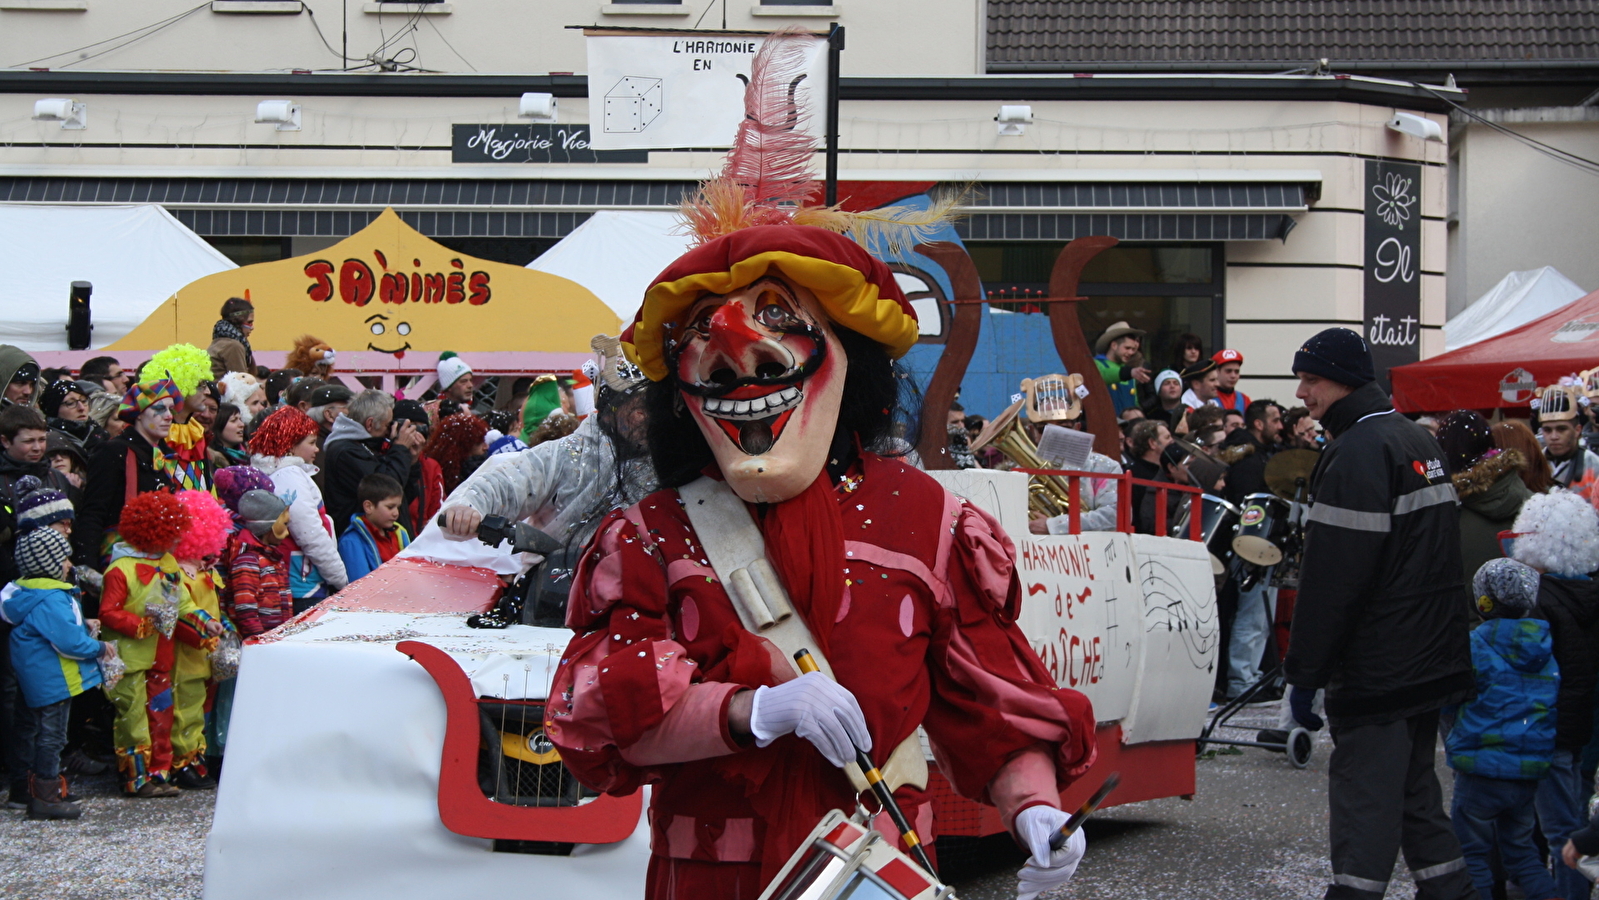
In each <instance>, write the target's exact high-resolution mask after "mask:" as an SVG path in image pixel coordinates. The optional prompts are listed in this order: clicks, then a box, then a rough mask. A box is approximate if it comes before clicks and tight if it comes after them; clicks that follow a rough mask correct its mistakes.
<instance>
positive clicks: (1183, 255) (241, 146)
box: [0, 0, 1466, 414]
mask: <svg viewBox="0 0 1599 900" xmlns="http://www.w3.org/2000/svg"><path fill="white" fill-rule="evenodd" d="M1017 5H1018V4H1004V3H996V2H990V3H987V4H984V3H981V2H974V0H936V2H930V3H919V4H914V5H908V4H902V3H886V2H877V3H862V2H859V0H856V2H852V3H839V4H814V5H806V6H795V5H791V4H786V3H774V2H770V0H768V2H767V3H751V2H750V0H742V2H740V3H727V4H710V5H709V6H707V5H705V4H692V5H690V4H671V3H617V4H598V3H583V2H576V0H559V2H539V3H528V2H521V0H449V2H442V3H425V4H403V3H374V2H367V3H350V4H348V5H347V9H348V12H343V11H342V10H343V9H344V8H346V5H345V4H341V3H335V2H332V0H306V2H304V3H301V2H298V0H295V2H283V0H213V2H211V3H209V4H202V5H200V6H196V7H188V6H186V5H184V4H183V3H178V2H171V3H169V2H165V0H163V2H154V0H152V2H147V3H140V4H112V3H108V2H104V0H0V63H4V64H6V65H8V66H9V68H7V69H4V70H0V202H10V203H57V204H58V203H70V204H108V203H130V202H132V203H158V204H161V205H162V206H164V207H165V208H166V209H168V210H169V211H170V212H172V214H173V215H174V216H176V217H178V218H179V219H180V221H182V222H183V223H184V224H185V225H187V226H188V227H190V228H191V229H193V230H194V231H196V232H197V233H198V234H200V235H202V236H203V237H205V238H206V239H207V240H209V241H211V242H212V243H213V244H215V245H216V246H217V247H218V248H219V249H222V250H223V251H224V252H226V253H228V254H229V255H230V256H231V257H232V258H234V259H235V261H238V262H241V263H243V262H255V261H265V260H272V259H280V258H284V257H287V256H294V255H300V254H304V253H309V252H312V251H315V250H318V249H321V248H323V247H326V246H328V245H330V244H331V243H333V242H334V241H336V240H338V239H340V238H342V237H345V236H347V235H349V234H351V233H353V232H354V231H356V230H359V229H360V228H361V227H362V226H363V225H365V224H366V223H368V222H369V221H371V220H372V219H373V218H374V217H375V216H376V215H378V214H379V213H380V212H381V211H382V210H383V209H384V208H385V207H393V208H394V209H395V210H396V211H397V212H399V213H400V215H401V216H402V217H403V218H405V220H406V221H407V222H409V223H410V224H412V225H413V226H415V227H416V228H417V229H418V230H420V231H422V232H423V233H424V234H426V235H428V236H429V237H432V238H435V239H436V240H439V241H440V242H442V243H445V244H446V245H447V246H450V247H452V248H455V249H458V250H460V251H462V252H466V253H470V254H472V255H475V256H481V257H485V258H489V259H495V260H498V261H503V262H513V263H517V264H525V263H526V262H528V261H530V260H532V259H533V258H534V257H535V256H537V255H538V254H539V253H540V252H542V251H543V250H544V249H546V248H547V247H549V246H550V245H552V244H553V243H554V242H555V241H557V240H559V239H560V238H561V237H563V236H564V235H566V234H568V233H570V231H571V230H572V229H573V228H575V227H576V226H577V225H578V224H580V223H581V222H583V221H584V220H585V219H586V218H587V217H588V216H589V215H591V214H592V213H593V212H595V211H596V210H601V209H619V210H629V209H635V210H668V209H672V208H673V207H674V206H675V204H676V202H677V200H678V198H679V197H681V196H682V194H683V192H685V191H687V190H689V189H691V188H692V186H693V185H694V184H695V183H696V182H697V181H698V180H699V179H700V178H703V177H705V176H706V175H707V174H708V173H709V172H710V171H711V170H712V169H713V168H714V167H716V166H717V165H718V163H719V161H720V156H721V151H720V150H719V149H718V148H714V147H688V148H668V149H662V150H651V151H649V152H647V153H641V154H631V155H629V154H622V155H620V156H614V155H610V156H608V155H605V154H598V155H595V154H588V155H584V154H581V153H578V154H571V153H568V154H566V155H565V156H561V157H559V158H557V157H555V156H551V155H549V154H544V155H539V154H530V153H527V152H526V151H520V152H518V151H512V152H509V153H506V154H505V155H503V156H501V157H500V158H494V155H493V153H490V152H486V149H485V148H487V147H488V146H490V143H491V142H492V140H493V139H494V138H493V137H486V135H494V134H497V135H498V136H499V137H500V138H501V139H502V140H503V137H504V136H505V135H506V134H510V133H513V132H516V133H528V132H525V131H524V132H517V129H529V128H533V127H538V128H542V129H544V131H547V132H548V133H549V135H550V136H551V137H553V138H554V139H555V141H556V143H557V144H559V142H560V140H561V138H562V135H566V136H568V137H569V136H570V135H573V134H578V133H580V132H581V131H582V129H584V128H585V127H586V126H587V125H588V124H589V123H588V107H587V101H586V97H587V92H588V89H589V86H588V84H587V80H586V78H585V77H584V75H583V74H582V73H583V71H584V69H585V56H584V45H583V37H582V32H581V31H577V30H573V29H571V28H569V27H568V26H572V25H599V26H602V27H611V26H626V27H639V26H643V27H655V28H672V29H678V28H684V29H687V28H693V27H694V26H695V25H696V24H697V25H698V26H699V27H700V28H712V27H714V28H721V27H723V24H724V21H723V17H724V15H725V24H726V27H727V28H729V29H736V30H767V29H771V28H775V27H778V26H782V25H797V26H800V27H805V28H809V29H813V30H823V29H825V27H826V26H828V25H831V24H834V23H836V24H839V25H843V26H845V28H846V30H847V47H846V49H845V50H844V52H843V54H842V61H843V65H842V72H843V78H842V81H841V89H840V97H841V103H840V134H841V140H840V145H841V148H842V152H841V161H840V168H841V176H840V177H841V181H842V182H844V183H846V185H848V184H850V183H856V184H873V185H877V187H876V188H874V190H876V191H877V192H878V193H880V194H881V195H882V196H883V197H885V198H886V199H890V200H892V199H898V197H904V196H912V195H917V194H921V193H924V192H928V191H934V192H937V191H942V190H958V191H965V192H966V199H965V200H964V201H963V205H964V209H963V213H964V218H963V219H962V220H961V221H960V223H959V224H958V225H957V226H956V228H957V231H958V233H959V235H960V237H961V239H962V241H963V242H964V243H965V244H966V246H967V248H968V251H969V252H970V254H971V255H972V257H973V259H974V261H975V262H976V263H977V267H978V270H979V273H980V275H981V277H982V279H983V282H984V288H985V290H987V291H989V292H990V293H991V294H992V295H993V296H994V298H995V299H996V300H999V301H1010V302H1006V303H1003V304H1000V305H997V306H996V307H995V308H994V309H993V310H992V311H991V312H990V314H989V317H988V321H989V322H991V323H995V324H994V325H993V326H992V327H991V328H990V329H989V332H985V335H988V336H987V337H985V341H986V343H985V345H984V346H982V347H980V348H979V354H978V357H977V358H976V359H975V360H974V364H973V371H972V385H973V387H971V389H970V390H968V392H967V394H966V395H964V397H965V399H966V401H967V406H968V408H969V409H972V410H973V411H978V412H983V413H987V414H992V413H994V412H997V408H995V404H998V405H1000V406H1003V404H1004V402H1005V400H1006V399H1007V398H1008V396H1009V394H1010V393H1011V392H1013V391H1014V390H1015V389H1016V388H1015V387H1014V383H1015V382H1016V381H1017V380H1019V379H1020V378H1021V377H1028V376H1037V375H1039V374H1043V372H1044V371H1049V370H1050V369H1048V368H1045V369H1043V370H1042V371H1039V370H1038V368H1039V367H1040V366H1048V365H1050V359H1051V358H1052V356H1053V351H1052V349H1051V345H1050V344H1049V339H1048V326H1047V322H1046V321H1045V320H1044V317H1043V316H1038V315H1027V314H1026V313H1024V312H1021V310H1025V309H1027V308H1028V307H1027V306H1026V304H1025V302H1016V301H1025V298H1026V297H1027V296H1029V295H1031V296H1037V295H1039V294H1041V293H1043V289H1044V288H1045V287H1047V281H1048V273H1049V267H1050V264H1051V263H1052V261H1053V259H1054V257H1055V254H1056V253H1057V252H1058V250H1059V248H1060V247H1061V246H1063V245H1064V243H1065V242H1067V241H1069V240H1071V239H1072V238H1074V237H1080V236H1084V235H1100V234H1108V235H1111V236H1114V237H1116V238H1118V239H1119V240H1120V241H1121V242H1122V243H1121V244H1120V245H1119V246H1118V247H1116V248H1113V249H1112V250H1110V251H1107V252H1106V253H1105V254H1103V255H1102V256H1101V257H1100V258H1099V259H1097V260H1095V261H1094V263H1092V264H1091V265H1090V267H1089V269H1088V270H1087V271H1085V273H1084V281H1083V284H1082V287H1081V294H1082V295H1083V296H1085V297H1086V298H1087V299H1086V300H1084V301H1083V302H1081V303H1080V304H1079V313H1080V315H1081V317H1082V321H1083V325H1084V331H1085V333H1086V334H1087V335H1088V336H1089V338H1090V340H1092V339H1093V337H1094V336H1096V335H1097V334H1098V333H1099V332H1100V331H1102V330H1103V329H1104V328H1105V327H1106V326H1108V325H1110V324H1111V323H1113V322H1116V321H1121V320H1126V321H1129V322H1131V323H1133V324H1134V325H1135V326H1137V327H1140V328H1145V329H1147V330H1148V331H1149V332H1150V335H1151V339H1150V343H1149V346H1148V347H1147V348H1146V352H1147V354H1148V355H1149V357H1150V360H1151V363H1152V364H1153V365H1155V366H1161V367H1163V366H1165V365H1167V364H1169V363H1170V362H1171V359H1170V357H1171V348H1172V346H1173V344H1174V342H1175V340H1176V338H1177V336H1178V335H1180V334H1182V333H1185V332H1192V333H1195V334H1198V335H1200V336H1201V338H1202V339H1203V340H1204V343H1205V345H1206V347H1207V350H1208V349H1213V348H1218V347H1221V346H1228V347H1233V348H1235V349H1238V350H1239V351H1241V352H1242V353H1243V354H1244V356H1245V359H1246V364H1245V367H1244V369H1245V380H1244V383H1243V386H1242V387H1243V389H1244V390H1245V391H1247V392H1249V393H1251V394H1253V395H1255V396H1274V397H1276V398H1278V399H1280V400H1284V401H1286V400H1288V399H1290V397H1291V394H1292V390H1293V386H1292V376H1291V373H1290V371H1289V365H1290V362H1291V359H1292V355H1293V351H1294V349H1295V348H1296V347H1297V346H1298V344H1299V343H1300V342H1301V341H1302V340H1303V338H1304V337H1305V336H1307V335H1309V334H1311V333H1313V332H1315V331H1317V330H1319V329H1321V328H1324V327H1328V326H1330V325H1346V326H1348V327H1351V328H1357V329H1358V328H1365V329H1367V330H1368V331H1369V332H1370V333H1371V335H1372V337H1373V338H1374V340H1375V341H1376V342H1377V343H1379V344H1384V345H1386V346H1388V347H1390V348H1392V349H1391V353H1392V354H1393V356H1392V359H1393V360H1394V361H1402V360H1403V359H1405V358H1410V359H1413V358H1416V357H1417V356H1418V355H1428V354H1431V353H1435V352H1439V351H1441V350H1442V338H1441V332H1440V330H1439V329H1440V327H1441V325H1442V324H1443V320H1444V317H1445V313H1446V303H1447V297H1448V296H1449V292H1450V288H1449V287H1448V275H1447V274H1446V273H1448V272H1449V269H1450V267H1449V262H1448V260H1449V251H1448V245H1449V232H1448V228H1447V223H1446V217H1447V215H1448V210H1449V206H1448V198H1449V195H1450V194H1449V191H1450V188H1449V185H1450V181H1449V178H1448V163H1449V160H1450V155H1449V154H1450V147H1449V143H1448V137H1449V135H1448V124H1449V123H1448V118H1447V113H1448V111H1449V110H1450V109H1451V106H1450V104H1451V103H1463V102H1464V101H1465V100H1466V96H1465V94H1464V93H1462V92H1461V91H1459V90H1456V89H1452V88H1448V87H1445V86H1442V85H1425V86H1423V85H1417V84H1414V83H1411V82H1408V81H1398V80H1393V79H1385V78H1374V77H1367V76H1364V75H1354V76H1350V75H1348V74H1345V73H1342V72H1337V71H1336V68H1334V69H1329V70H1326V71H1320V70H1315V71H1313V70H1306V71H1300V72H1288V73H1284V72H1263V71H1261V72H1256V71H1246V72H1185V71H1175V70H1172V71H1162V70H1161V67H1160V66H1150V67H1148V68H1150V69H1151V71H1130V70H1129V71H1092V72H1073V71H1071V68H1072V67H1071V66H1070V65H1068V63H1070V62H1071V60H1067V61H1066V62H1061V63H1056V64H1054V68H1055V71H1044V70H1043V69H1046V68H1048V67H1047V66H1044V67H1041V68H1040V67H1038V66H1035V68H1039V70H1038V71H1032V70H1023V69H1024V67H1023V66H1021V65H1020V64H1018V63H1016V62H1014V61H1012V60H1010V58H1009V56H1008V55H1007V54H1010V53H1011V51H1010V50H1007V49H1006V44H1007V42H1009V41H1012V40H1013V37H1014V35H1013V33H1012V32H1011V31H1007V30H1006V29H1007V28H1008V27H1009V24H1008V23H1010V22H1012V21H1013V20H1014V19H1015V16H1016V14H1015V13H1013V12H1012V11H1008V9H1007V8H1008V7H1012V6H1017ZM1022 5H1025V4H1022ZM690 6H693V7H694V8H690ZM1007 35H1012V36H1011V37H1007ZM118 36H120V37H118ZM94 42H98V43H94ZM1035 43H1036V42H1035ZM345 46H348V47H349V48H350V49H349V51H348V52H347V53H346V52H344V51H343V49H342V48H343V47H345ZM42 53H53V54H55V55H54V56H48V57H45V56H39V54H42ZM34 57H37V58H34ZM341 57H347V60H345V59H341ZM345 67H350V69H349V70H346V69H345ZM1167 68H1168V69H1169V68H1170V67H1167ZM1312 68H1314V67H1312ZM418 70H425V71H418ZM1440 80H1441V79H1440ZM528 92H537V93H548V94H552V95H554V97H555V98H556V104H557V106H556V109H555V114H554V118H553V120H552V121H546V122H543V123H541V124H539V125H537V126H534V125H533V124H531V123H530V120H529V119H527V118H524V117H521V116H520V115H519V98H520V97H521V95H522V94H524V93H528ZM52 98H54V99H68V100H72V101H75V102H77V103H81V104H83V108H84V120H83V121H84V127H82V128H81V129H67V128H63V127H62V124H63V123H62V122H60V121H41V120H36V119H35V118H33V114H34V111H35V109H34V107H35V103H36V102H37V101H39V100H41V99H52ZM271 100H279V101H289V102H290V104H291V105H293V106H297V107H298V108H299V113H298V115H299V128H298V130H279V128H278V127H277V126H276V125H274V124H263V123H257V122H256V121H255V119H256V113H257V107H258V104H260V103H261V102H263V101H271ZM1001 106H1022V107H1026V108H1027V113H1028V117H1029V118H1030V121H1029V122H1026V123H1023V124H1022V125H1021V127H1020V128H1018V129H1012V130H1015V131H1019V132H1020V133H1017V134H1000V133H999V132H1000V130H1001V129H1000V128H998V127H997V126H996V121H995V120H996V117H997V116H998V114H999V112H1000V107H1001ZM1399 113H1403V114H1405V115H1408V116H1410V117H1412V118H1414V119H1416V120H1420V121H1424V122H1427V123H1431V126H1432V129H1433V132H1431V133H1430V137H1428V136H1418V135H1417V134H1413V133H1407V132H1405V131H1401V130H1396V129H1395V128H1393V127H1390V124H1389V123H1391V122H1392V121H1394V119H1395V116H1396V114H1399ZM1416 127H1423V128H1424V126H1416ZM474 138H476V139H477V140H476V141H474ZM885 183H888V184H889V185H890V186H889V187H886V188H885V187H882V185H884V184H885ZM893 185H899V186H900V189H899V190H896V189H895V188H894V187H893ZM896 195H897V196H896ZM1390 220H1391V221H1390ZM1384 229H1387V231H1384ZM1390 238H1391V239H1392V240H1391V241H1390ZM1384 247H1385V248H1387V250H1385V251H1383V252H1384V253H1386V255H1382V254H1381V253H1379V249H1380V248H1384ZM619 252H625V248H619ZM64 292H65V286H63V294H64ZM52 302H53V301H52ZM1001 320H1003V321H1001ZM930 330H931V329H930ZM990 332H991V334H990ZM200 337H204V336H197V339H198V338H200ZM938 339H939V338H938V336H937V335H934V336H931V337H930V338H929V341H931V342H935V343H936V341H937V340H938ZM1007 342H1009V343H1007ZM419 349H420V350H426V349H446V348H419ZM929 349H931V348H929ZM1007 384H1009V385H1010V386H1009V387H1008V388H1007V387H1006V385H1007Z"/></svg>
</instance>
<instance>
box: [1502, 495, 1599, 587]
mask: <svg viewBox="0 0 1599 900" xmlns="http://www.w3.org/2000/svg"><path fill="white" fill-rule="evenodd" d="M1510 530H1511V531H1512V532H1515V534H1516V538H1515V541H1514V542H1513V543H1512V544H1511V548H1510V557H1511V558H1512V559H1515V560H1517V561H1519V562H1524V563H1526V564H1527V565H1529V566H1532V567H1533V568H1534V569H1538V570H1539V571H1542V572H1548V573H1549V574H1551V575H1565V576H1569V577H1575V576H1580V575H1586V574H1588V573H1589V572H1592V571H1594V570H1595V569H1599V514H1595V512H1594V509H1593V505H1592V504H1590V503H1589V502H1588V500H1587V498H1585V497H1583V496H1582V495H1581V494H1574V493H1570V492H1567V491H1557V492H1555V493H1551V494H1534V495H1532V497H1530V498H1528V500H1527V502H1526V503H1525V504H1523V505H1522V507H1521V513H1520V514H1519V515H1517V516H1516V523H1515V524H1514V525H1512V526H1510Z"/></svg>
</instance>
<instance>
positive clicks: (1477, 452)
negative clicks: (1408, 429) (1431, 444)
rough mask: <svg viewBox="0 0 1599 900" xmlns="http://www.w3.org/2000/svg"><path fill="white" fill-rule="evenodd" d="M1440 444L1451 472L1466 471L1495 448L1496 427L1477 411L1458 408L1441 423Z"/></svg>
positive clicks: (1439, 430) (1439, 431)
mask: <svg viewBox="0 0 1599 900" xmlns="http://www.w3.org/2000/svg"><path fill="white" fill-rule="evenodd" d="M1438 446H1440V447H1442V448H1443V451H1444V462H1446V463H1447V464H1448V465H1449V474H1451V475H1453V474H1455V473H1456V472H1464V471H1465V470H1466V469H1468V468H1470V467H1471V466H1472V464H1474V463H1475V462H1477V460H1479V459H1482V457H1483V454H1485V453H1487V452H1488V451H1489V450H1492V449H1493V448H1494V433H1493V428H1492V427H1491V426H1489V424H1488V420H1487V419H1484V418H1483V417H1482V415H1481V414H1480V413H1478V412H1476V411H1475V410H1470V409H1457V410H1455V411H1454V412H1452V413H1450V414H1449V415H1447V416H1444V420H1443V421H1442V422H1440V423H1439V424H1438Z"/></svg>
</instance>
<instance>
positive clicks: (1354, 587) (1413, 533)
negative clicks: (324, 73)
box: [1284, 383, 1473, 725]
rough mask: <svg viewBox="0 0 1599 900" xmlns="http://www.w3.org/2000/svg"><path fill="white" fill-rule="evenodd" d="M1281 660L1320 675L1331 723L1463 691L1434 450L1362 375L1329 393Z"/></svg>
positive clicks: (1300, 672) (1458, 622)
mask: <svg viewBox="0 0 1599 900" xmlns="http://www.w3.org/2000/svg"><path fill="white" fill-rule="evenodd" d="M1322 425H1323V426H1324V427H1325V428H1327V430H1328V431H1330V432H1331V433H1333V434H1335V435H1337V438H1336V440H1334V441H1333V443H1332V444H1331V445H1329V446H1328V448H1327V450H1326V451H1324V452H1323V453H1322V455H1321V459H1320V460H1319V461H1318V462H1317V463H1316V469H1315V472H1314V473H1313V474H1312V475H1311V494H1312V498H1313V501H1314V502H1313V505H1312V506H1311V508H1310V513H1309V515H1308V517H1307V520H1308V524H1307V525H1306V527H1305V551H1304V559H1303V563H1302V566H1301V569H1300V577H1299V585H1300V586H1299V599H1298V600H1297V601H1296V603H1295V606H1294V625H1293V634H1292V637H1291V638H1290V640H1289V645H1288V658H1287V659H1286V660H1285V662H1284V666H1285V669H1286V672H1287V676H1288V682H1289V683H1290V684H1293V685H1297V686H1300V687H1318V688H1319V687H1325V688H1326V689H1327V713H1328V715H1329V716H1330V717H1331V718H1332V719H1333V720H1334V721H1335V722H1336V723H1337V724H1345V725H1359V724H1370V723H1376V722H1385V721H1392V720H1395V719H1401V718H1405V717H1407V716H1410V715H1414V714H1416V713H1421V712H1426V711H1429V710H1433V709H1438V708H1440V707H1442V706H1445V705H1447V704H1450V703H1458V702H1461V701H1462V700H1465V699H1467V698H1469V697H1471V696H1472V693H1473V679H1472V673H1471V646H1470V638H1469V636H1468V635H1469V623H1468V621H1467V611H1466V603H1465V602H1464V600H1463V599H1462V598H1463V597H1464V596H1465V595H1464V593H1462V591H1463V588H1462V586H1461V563H1460V520H1459V513H1458V511H1457V508H1456V499H1455V488H1454V484H1453V483H1451V482H1450V480H1449V475H1448V473H1447V472H1446V471H1445V470H1444V462H1443V452H1442V450H1440V449H1439V447H1438V442H1437V441H1436V440H1435V439H1433V437H1432V435H1430V434H1428V433H1427V431H1426V429H1424V428H1422V427H1421V426H1420V425H1417V424H1416V423H1414V422H1411V421H1409V420H1408V419H1406V418H1405V417H1404V416H1401V415H1399V414H1398V413H1397V412H1394V410H1393V408H1392V407H1391V406H1390V405H1389V403H1388V397H1387V394H1385V393H1384V392H1383V390H1382V389H1381V388H1380V387H1379V386H1378V385H1376V384H1375V383H1373V384H1368V385H1366V386H1364V387H1362V388H1359V389H1357V390H1356V391H1355V392H1354V393H1352V394H1350V395H1349V396H1347V397H1345V398H1344V399H1342V400H1340V401H1338V402H1337V403H1334V404H1333V405H1332V406H1331V408H1329V409H1328V411H1327V414H1326V415H1325V416H1323V418H1322Z"/></svg>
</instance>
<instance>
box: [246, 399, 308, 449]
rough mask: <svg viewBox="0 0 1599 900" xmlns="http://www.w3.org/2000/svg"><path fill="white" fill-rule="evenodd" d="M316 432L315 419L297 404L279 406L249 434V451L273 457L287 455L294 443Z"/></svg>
mask: <svg viewBox="0 0 1599 900" xmlns="http://www.w3.org/2000/svg"><path fill="white" fill-rule="evenodd" d="M316 433H317V427H316V421H315V420H314V419H312V418H311V417H310V416H308V415H306V414H305V413H303V412H301V411H300V408H299V407H298V406H284V407H280V408H279V409H278V410H277V411H276V412H274V413H272V414H271V415H269V416H267V417H266V420H265V421H263V422H262V423H261V424H260V425H259V426H258V427H257V428H256V429H255V433H254V434H252V435H250V441H249V448H250V452H251V453H253V454H255V455H256V456H269V457H272V458H273V459H276V458H278V457H280V456H288V455H289V453H291V452H292V451H293V450H294V448H295V445H297V444H299V443H300V442H301V441H303V440H305V438H306V437H307V436H308V435H314V434H316Z"/></svg>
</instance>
